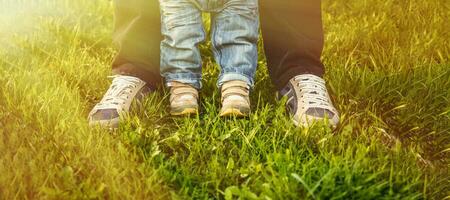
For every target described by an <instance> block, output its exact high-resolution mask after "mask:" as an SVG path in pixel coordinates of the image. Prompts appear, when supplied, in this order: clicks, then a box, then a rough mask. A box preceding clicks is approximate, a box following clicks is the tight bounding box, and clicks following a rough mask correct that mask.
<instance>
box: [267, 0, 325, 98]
mask: <svg viewBox="0 0 450 200" xmlns="http://www.w3.org/2000/svg"><path fill="white" fill-rule="evenodd" d="M260 12H261V27H262V34H263V38H264V47H265V53H266V57H267V61H268V67H269V73H270V76H271V78H272V80H273V82H274V84H275V85H276V87H277V89H278V90H281V89H282V88H284V87H285V86H286V85H287V83H288V82H289V80H291V79H292V78H293V77H295V76H297V75H300V74H314V75H316V76H322V75H323V73H324V67H323V64H322V62H321V60H320V57H321V53H322V49H323V29H322V18H321V2H320V0H260Z"/></svg>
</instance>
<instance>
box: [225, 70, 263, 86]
mask: <svg viewBox="0 0 450 200" xmlns="http://www.w3.org/2000/svg"><path fill="white" fill-rule="evenodd" d="M228 81H244V82H246V83H247V85H248V86H249V87H250V88H253V84H254V83H253V78H250V77H248V76H247V75H244V74H240V73H236V72H232V73H225V74H222V75H220V77H219V81H218V82H217V87H218V88H221V87H222V85H223V84H224V83H225V82H228Z"/></svg>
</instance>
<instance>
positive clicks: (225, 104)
mask: <svg viewBox="0 0 450 200" xmlns="http://www.w3.org/2000/svg"><path fill="white" fill-rule="evenodd" d="M249 90H250V88H249V86H248V85H247V83H246V82H244V81H228V82H226V83H224V84H223V85H222V109H221V110H220V116H221V117H230V116H236V117H246V116H248V115H249V114H250V98H249V93H250V92H249Z"/></svg>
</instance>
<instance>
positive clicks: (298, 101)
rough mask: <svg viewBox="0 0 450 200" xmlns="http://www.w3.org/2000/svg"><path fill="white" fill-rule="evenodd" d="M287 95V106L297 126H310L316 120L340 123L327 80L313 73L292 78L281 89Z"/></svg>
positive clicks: (333, 124) (334, 125)
mask: <svg viewBox="0 0 450 200" xmlns="http://www.w3.org/2000/svg"><path fill="white" fill-rule="evenodd" d="M281 95H283V96H286V97H287V99H288V100H287V103H286V107H287V109H288V111H289V112H290V114H291V115H292V116H293V121H294V123H295V125H297V126H310V125H312V124H313V123H314V122H317V121H323V120H328V123H329V124H330V125H331V126H332V127H333V128H336V126H337V125H338V123H339V113H338V111H337V110H336V108H334V106H333V104H332V102H331V99H330V96H329V94H328V91H327V88H326V86H325V81H324V80H323V79H322V78H320V77H318V76H315V75H312V74H303V75H298V76H296V77H294V78H292V79H291V80H290V81H289V83H288V84H287V86H286V87H285V88H284V89H283V90H282V91H281Z"/></svg>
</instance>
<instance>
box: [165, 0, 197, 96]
mask: <svg viewBox="0 0 450 200" xmlns="http://www.w3.org/2000/svg"><path fill="white" fill-rule="evenodd" d="M159 2H160V7H161V26H162V27H161V29H162V34H163V37H164V39H163V41H162V42H161V75H162V76H163V77H164V78H165V80H166V82H167V83H169V82H179V83H185V84H189V85H192V86H193V87H195V88H197V89H199V88H200V87H201V65H202V60H201V56H200V50H199V48H198V45H199V43H200V42H202V41H204V40H205V32H204V29H203V23H202V17H201V11H200V10H198V8H197V7H196V6H195V5H194V4H193V3H191V1H189V0H160V1H159Z"/></svg>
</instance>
